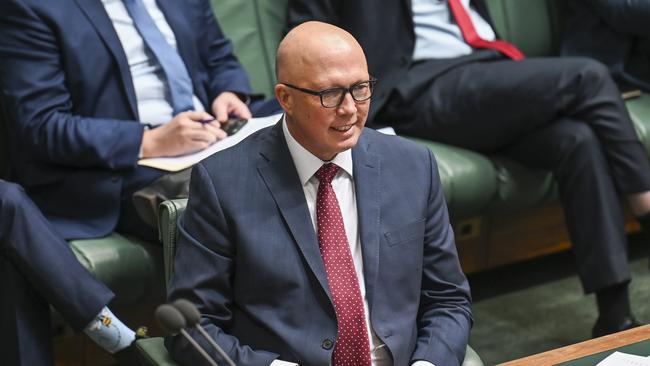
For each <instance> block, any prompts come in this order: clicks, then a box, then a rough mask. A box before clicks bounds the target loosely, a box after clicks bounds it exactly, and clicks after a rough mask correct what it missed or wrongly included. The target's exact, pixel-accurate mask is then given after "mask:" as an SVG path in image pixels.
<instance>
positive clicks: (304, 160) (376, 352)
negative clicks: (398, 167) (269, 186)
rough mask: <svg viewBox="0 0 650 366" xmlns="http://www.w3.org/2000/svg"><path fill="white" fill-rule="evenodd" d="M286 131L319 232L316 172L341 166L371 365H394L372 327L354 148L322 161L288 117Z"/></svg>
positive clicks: (337, 184) (336, 182)
mask: <svg viewBox="0 0 650 366" xmlns="http://www.w3.org/2000/svg"><path fill="white" fill-rule="evenodd" d="M282 130H283V131H284V138H285V140H286V141H287V146H288V147H289V153H290V154H291V158H292V160H293V163H294V165H295V166H296V170H297V172H298V177H299V178H300V183H301V184H302V189H303V192H304V194H305V199H306V201H307V208H308V209H309V214H310V216H311V221H312V224H313V225H314V232H316V233H317V232H318V223H317V218H316V195H317V193H318V184H319V181H318V178H316V176H315V175H314V174H316V172H317V171H318V169H320V167H321V166H322V165H323V164H325V163H333V164H336V165H338V166H339V167H340V169H339V171H338V172H337V173H336V175H335V176H334V179H333V180H332V188H333V189H334V193H335V194H336V199H337V200H338V202H339V207H340V208H341V215H342V216H343V226H344V227H345V234H346V236H347V238H348V244H349V245H350V252H351V253H352V261H353V262H354V269H355V271H356V273H357V279H358V280H359V289H360V290H361V298H362V299H363V310H364V313H365V318H366V327H367V331H368V339H369V341H370V353H371V365H372V366H392V365H393V360H392V358H391V356H390V353H389V352H388V350H387V349H386V345H385V344H384V343H383V342H382V341H381V340H380V339H379V338H378V337H377V335H376V334H375V332H374V331H373V330H372V325H371V324H370V312H369V310H368V309H369V308H368V299H367V298H366V286H365V279H364V275H363V255H362V248H361V239H360V236H359V225H358V215H357V200H356V193H355V190H354V174H353V164H352V151H351V150H346V151H344V152H341V153H339V154H337V155H336V156H335V157H334V159H332V160H331V161H322V160H321V159H319V158H318V157H316V156H314V155H313V154H312V153H310V152H309V151H308V150H307V149H305V148H304V147H303V146H302V145H300V143H299V142H298V141H296V139H294V138H293V136H291V133H290V132H289V129H288V128H287V122H286V119H285V118H283V119H282ZM280 365H283V366H284V365H293V364H292V363H285V362H284V361H280V360H275V361H273V362H272V363H271V366H280ZM413 365H414V366H415V365H422V366H424V365H432V364H431V363H429V362H424V361H417V362H415V363H414V364H413Z"/></svg>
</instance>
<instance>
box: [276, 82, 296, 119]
mask: <svg viewBox="0 0 650 366" xmlns="http://www.w3.org/2000/svg"><path fill="white" fill-rule="evenodd" d="M274 91H275V98H276V99H277V100H278V103H280V106H281V107H282V109H284V111H285V112H287V113H288V114H291V112H292V106H293V100H292V99H291V94H290V93H289V90H288V88H287V87H286V86H284V85H282V84H275V89H274Z"/></svg>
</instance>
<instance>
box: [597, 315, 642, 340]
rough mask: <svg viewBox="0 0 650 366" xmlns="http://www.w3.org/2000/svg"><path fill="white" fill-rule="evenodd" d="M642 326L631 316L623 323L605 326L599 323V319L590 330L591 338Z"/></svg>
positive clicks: (603, 323) (601, 322)
mask: <svg viewBox="0 0 650 366" xmlns="http://www.w3.org/2000/svg"><path fill="white" fill-rule="evenodd" d="M641 325H643V324H642V323H639V321H637V320H636V319H635V318H634V317H633V316H628V317H625V318H624V319H623V321H621V322H619V323H618V324H605V322H603V321H601V320H600V318H598V320H597V321H596V324H594V328H593V329H592V330H591V336H592V338H598V337H602V336H605V335H608V334H612V333H618V332H622V331H624V330H628V329H632V328H636V327H639V326H641Z"/></svg>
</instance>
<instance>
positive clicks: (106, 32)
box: [0, 0, 250, 238]
mask: <svg viewBox="0 0 650 366" xmlns="http://www.w3.org/2000/svg"><path fill="white" fill-rule="evenodd" d="M158 5H159V7H160V8H161V10H162V12H163V13H164V14H165V18H166V20H167V22H168V23H169V25H170V26H171V28H172V30H173V31H174V35H175V36H176V39H177V43H178V48H179V53H180V55H181V57H182V59H183V61H184V62H185V65H186V66H187V69H188V71H189V74H190V76H191V78H192V81H193V86H194V92H195V94H196V95H197V96H198V98H199V99H200V100H201V102H202V103H203V104H204V106H205V108H206V110H210V109H209V108H210V104H211V102H212V100H213V99H214V98H215V97H216V96H217V95H218V94H219V93H221V92H223V91H233V92H239V93H242V94H248V93H250V88H249V82H248V78H247V76H246V73H245V71H244V70H243V69H242V67H241V66H240V64H239V63H238V61H237V60H236V58H235V56H234V55H233V53H232V46H231V44H230V42H229V41H228V40H227V39H226V38H224V35H223V34H222V32H221V30H220V28H219V25H218V24H217V22H216V20H215V18H214V15H213V13H212V9H211V7H210V2H209V0H184V1H177V0H158ZM0 8H2V12H0V85H1V87H2V94H4V97H5V107H6V110H7V112H8V117H9V118H8V119H9V121H8V130H9V134H10V139H9V140H10V162H11V173H12V178H13V179H14V180H17V181H18V182H20V183H21V184H22V185H23V186H24V187H25V188H26V190H27V191H28V193H29V195H30V196H31V197H32V199H34V201H36V203H37V204H38V205H39V206H40V207H41V209H42V210H43V211H44V213H45V214H46V216H47V217H48V219H50V221H51V222H52V223H53V224H54V225H55V226H56V228H57V229H58V230H59V231H60V232H61V233H62V234H63V235H64V236H65V237H68V238H72V237H82V238H83V237H94V236H100V235H104V234H106V233H108V232H110V231H111V230H113V228H114V227H115V224H116V222H117V220H118V215H119V210H120V196H121V194H122V192H123V191H124V190H127V189H128V187H127V186H133V187H138V186H139V187H142V186H143V185H146V184H147V182H149V181H152V180H153V179H155V178H156V177H158V176H160V175H161V173H160V172H158V171H154V170H152V169H147V168H137V166H136V163H137V160H138V153H139V148H140V142H141V139H142V133H143V126H142V125H141V124H140V123H138V122H137V119H138V111H137V104H136V97H135V92H134V87H133V82H132V79H131V74H130V71H129V66H128V63H127V59H126V56H125V54H124V51H123V50H122V46H121V44H120V41H119V39H118V36H117V34H116V32H115V30H114V28H113V25H112V23H111V20H110V19H109V17H108V15H107V13H106V11H105V10H104V7H103V5H102V3H101V1H100V0H49V1H40V0H0Z"/></svg>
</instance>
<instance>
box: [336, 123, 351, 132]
mask: <svg viewBox="0 0 650 366" xmlns="http://www.w3.org/2000/svg"><path fill="white" fill-rule="evenodd" d="M353 126H354V123H352V124H349V125H344V126H339V127H334V126H332V129H334V130H336V131H338V132H346V131H348V130H350V129H351V128H352V127H353Z"/></svg>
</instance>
